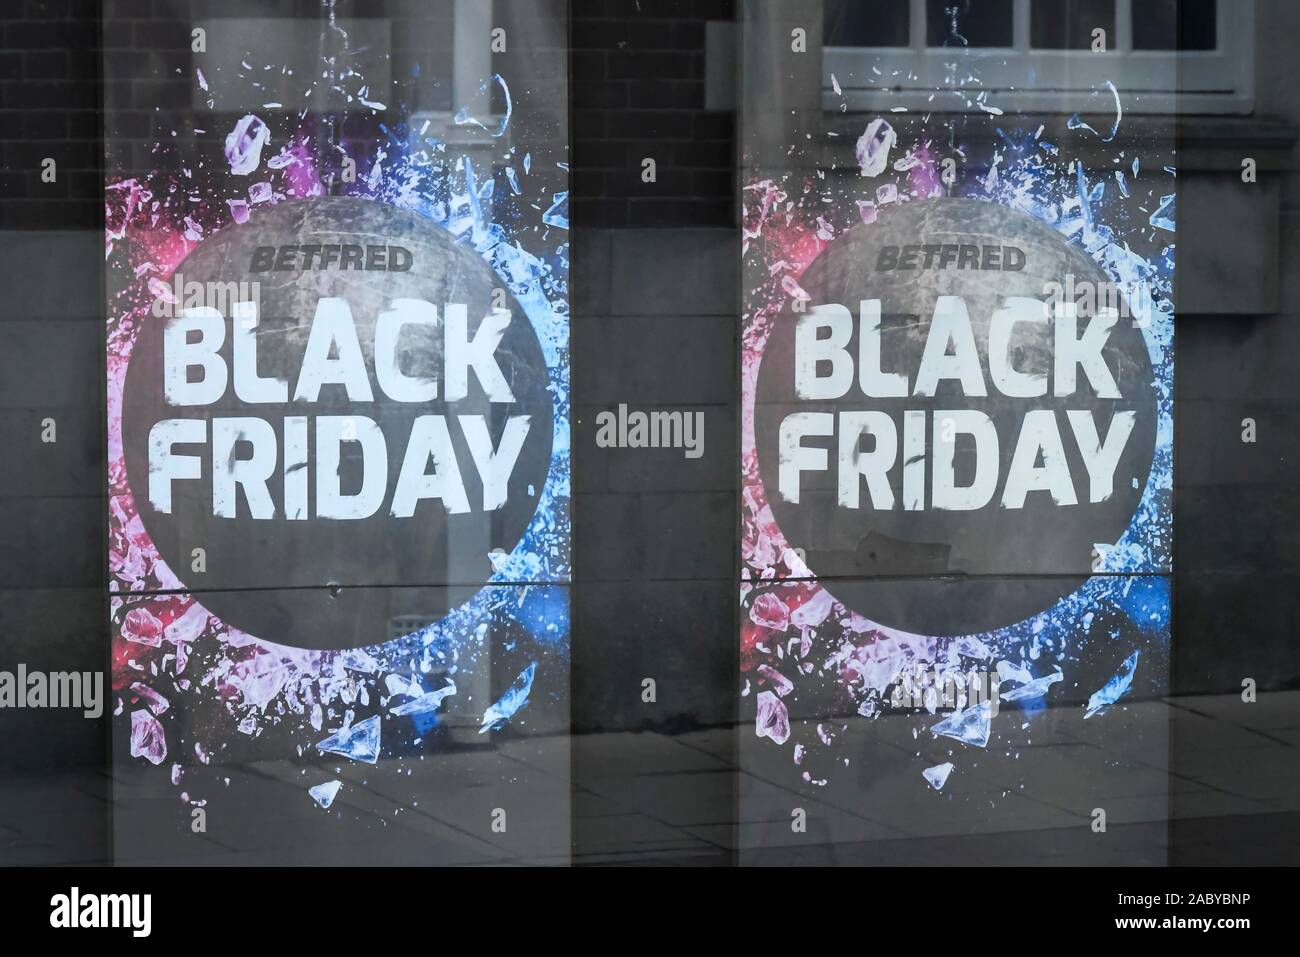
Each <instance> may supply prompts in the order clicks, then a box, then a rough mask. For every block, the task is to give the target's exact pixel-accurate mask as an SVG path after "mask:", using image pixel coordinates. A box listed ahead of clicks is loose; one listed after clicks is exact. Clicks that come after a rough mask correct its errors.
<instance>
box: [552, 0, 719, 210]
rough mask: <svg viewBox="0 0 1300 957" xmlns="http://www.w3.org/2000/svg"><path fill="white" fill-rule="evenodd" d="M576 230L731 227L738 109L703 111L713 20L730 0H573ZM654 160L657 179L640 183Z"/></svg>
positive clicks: (573, 187)
mask: <svg viewBox="0 0 1300 957" xmlns="http://www.w3.org/2000/svg"><path fill="white" fill-rule="evenodd" d="M570 9H571V13H572V29H571V32H570V43H571V45H572V50H573V53H572V64H573V66H572V75H571V94H570V97H571V100H572V104H573V126H572V135H573V170H572V171H573V183H572V194H571V195H572V203H571V212H572V216H573V222H574V225H575V226H591V227H615V228H617V227H643V226H652V227H657V226H730V225H732V224H733V222H734V208H735V203H734V200H733V191H734V168H735V165H736V161H735V145H734V137H735V115H734V113H731V112H712V111H709V110H706V109H705V108H704V105H705V99H704V75H705V54H704V42H705V41H704V36H705V23H707V22H708V21H709V20H731V19H733V18H734V17H735V12H736V4H735V3H734V2H733V0H572V4H571V8H570ZM646 157H651V158H653V159H654V160H655V164H656V167H657V180H656V182H654V183H645V182H643V181H642V177H641V170H642V165H641V164H642V161H643V159H645V158H646Z"/></svg>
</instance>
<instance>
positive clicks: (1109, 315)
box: [738, 5, 1176, 863]
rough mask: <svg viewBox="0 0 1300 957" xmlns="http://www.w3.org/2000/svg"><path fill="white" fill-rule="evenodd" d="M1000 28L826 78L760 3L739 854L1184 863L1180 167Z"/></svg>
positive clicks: (752, 44) (1109, 94)
mask: <svg viewBox="0 0 1300 957" xmlns="http://www.w3.org/2000/svg"><path fill="white" fill-rule="evenodd" d="M985 9H987V8H985ZM958 10H964V11H965V13H964V14H961V15H960V16H959V14H958ZM782 11H785V13H784V14H783V13H782ZM965 14H970V18H969V20H963V19H962V18H963V17H964V16H965ZM977 14H978V11H975V12H974V13H972V12H971V10H970V8H969V5H966V6H965V7H955V8H953V16H952V20H951V24H950V29H949V30H948V31H947V32H946V35H944V36H942V37H941V38H936V37H933V36H932V37H931V43H930V45H931V46H932V47H933V48H935V49H934V50H933V51H929V50H927V51H926V53H925V54H924V55H918V56H917V57H914V58H912V59H911V60H907V59H906V58H904V59H903V60H901V61H900V59H899V58H896V57H895V58H892V59H891V58H890V57H888V56H886V55H885V54H884V53H883V52H882V51H873V50H867V51H854V53H853V54H852V55H850V54H848V53H841V52H839V51H836V50H834V49H831V48H830V47H829V46H828V47H827V48H826V49H825V50H823V51H822V52H823V54H824V57H825V61H824V64H823V63H822V62H821V61H819V60H816V59H814V58H813V57H806V58H804V59H801V58H800V57H801V53H802V52H806V51H807V50H808V49H815V48H816V40H815V39H813V40H811V41H808V40H807V38H806V37H805V38H804V41H805V45H804V46H803V47H801V46H800V43H801V37H800V31H801V30H804V28H805V27H806V26H807V25H806V24H803V21H802V20H801V19H800V18H799V16H798V14H797V12H791V8H788V7H786V6H780V5H778V6H777V7H774V8H772V9H764V8H762V7H761V6H760V5H751V6H749V7H747V8H746V21H745V29H746V31H747V40H746V48H747V49H748V50H753V51H757V52H755V53H754V55H753V57H752V58H751V66H750V68H749V69H748V70H747V71H746V73H745V81H746V87H745V89H744V97H745V100H746V102H745V109H746V117H747V121H748V122H747V126H746V130H745V150H746V156H745V175H744V180H743V183H742V196H741V204H742V244H743V253H742V255H743V263H744V306H743V313H744V314H743V316H742V335H741V377H742V425H741V451H742V461H741V503H740V507H741V516H740V517H741V526H742V531H741V542H740V574H741V582H740V593H739V596H738V597H739V601H740V612H741V614H740V622H741V624H740V636H739V638H740V672H739V694H740V702H741V705H740V707H741V745H740V747H741V764H742V767H743V768H744V769H745V770H746V771H748V772H749V774H750V776H751V777H750V778H749V779H748V781H749V783H748V785H742V787H745V788H746V789H745V790H743V791H742V794H741V797H740V803H741V824H740V828H741V838H740V841H741V857H742V861H746V862H750V863H765V862H769V861H778V860H789V858H786V857H782V856H780V853H783V852H788V850H789V849H790V848H798V847H800V846H801V845H810V844H811V845H817V846H820V847H822V848H823V849H824V850H825V851H826V853H828V854H830V855H831V856H830V858H828V859H827V858H820V857H819V858H816V860H817V861H819V862H828V863H829V862H843V863H872V862H883V863H922V861H920V860H916V859H911V860H901V859H898V858H897V855H898V854H900V853H901V852H899V851H896V850H894V848H896V847H898V846H900V845H901V842H895V843H894V844H891V843H890V841H891V840H893V839H897V838H905V837H907V838H928V839H930V842H929V843H924V842H923V843H922V844H921V845H919V846H921V847H922V848H926V847H928V848H930V849H931V850H932V851H933V852H934V854H935V857H934V860H935V861H943V862H945V863H952V862H961V863H981V862H983V863H993V862H997V863H1013V862H1022V863H1024V862H1031V861H1033V862H1038V863H1042V862H1044V861H1048V860H1054V861H1065V860H1067V859H1068V860H1070V861H1072V862H1074V863H1086V862H1089V861H1101V860H1105V861H1107V862H1113V863H1121V862H1123V863H1162V862H1163V854H1164V827H1165V824H1164V819H1165V817H1166V816H1167V813H1168V812H1167V805H1168V793H1167V785H1166V783H1165V781H1164V778H1163V771H1162V769H1163V768H1164V767H1166V764H1165V763H1164V762H1165V760H1166V757H1165V755H1166V751H1167V747H1168V741H1167V731H1166V729H1165V728H1164V726H1163V724H1161V723H1158V722H1153V721H1152V720H1150V719H1149V717H1148V714H1147V712H1148V711H1149V709H1147V710H1144V707H1143V703H1144V702H1145V701H1150V700H1151V699H1153V698H1158V697H1159V696H1160V695H1162V694H1163V693H1164V691H1165V689H1166V688H1167V684H1168V662H1169V636H1170V620H1169V616H1170V572H1171V562H1172V543H1171V526H1172V508H1173V480H1172V475H1173V453H1174V449H1173V437H1174V430H1173V414H1172V409H1173V405H1172V402H1173V361H1174V354H1173V314H1172V304H1171V281H1172V276H1173V268H1174V259H1175V252H1174V250H1175V243H1174V224H1175V196H1176V189H1175V185H1174V181H1175V169H1176V164H1175V156H1174V150H1173V142H1172V138H1171V137H1170V135H1169V133H1168V128H1167V126H1166V127H1161V126H1159V125H1158V124H1157V125H1153V124H1151V123H1149V122H1143V121H1142V120H1141V119H1140V118H1139V115H1140V114H1142V113H1143V112H1145V111H1146V110H1145V107H1146V105H1147V104H1146V103H1145V102H1144V99H1143V95H1142V92H1141V90H1140V89H1139V90H1128V89H1124V88H1122V86H1121V85H1117V83H1116V82H1115V81H1114V79H1096V80H1095V81H1091V80H1087V77H1088V76H1091V75H1092V71H1091V68H1084V67H1082V66H1081V67H1079V68H1078V72H1079V73H1081V74H1084V75H1085V76H1084V78H1083V79H1084V80H1085V82H1083V83H1078V84H1076V85H1077V86H1079V87H1080V90H1079V91H1078V92H1077V93H1076V94H1074V97H1075V98H1074V100H1073V101H1072V102H1075V103H1078V104H1079V105H1078V106H1077V107H1076V108H1075V109H1073V110H1067V111H1061V110H1059V109H1058V110H1056V111H1052V110H1050V109H1046V108H1044V106H1043V104H1044V103H1045V102H1048V101H1046V100H1044V99H1043V98H1042V95H1041V94H1040V88H1043V89H1045V88H1047V87H1049V86H1050V85H1052V84H1054V83H1057V82H1058V81H1059V80H1060V78H1059V77H1056V78H1054V79H1052V80H1050V81H1049V80H1048V79H1047V77H1046V76H1044V77H1042V78H1041V80H1039V79H1036V78H1035V76H1034V70H1033V68H1032V65H1030V66H1026V63H1028V62H1029V60H1028V57H1029V55H1028V54H1026V55H1021V54H1018V53H1008V52H1007V51H1006V50H996V49H995V50H981V49H976V48H975V47H974V45H971V44H968V42H967V40H966V38H965V35H964V34H965V33H971V34H972V35H974V32H973V31H974V28H973V27H971V26H970V20H973V19H974V18H975V17H976V15H977ZM829 23H830V21H829V19H828V20H827V24H828V27H827V28H828V29H829ZM801 24H802V25H801ZM929 26H930V29H931V30H933V29H934V24H930V25H929ZM806 32H807V31H805V33H806ZM994 46H997V44H994ZM931 53H933V55H931ZM1080 56H1083V54H1080ZM1057 62H1058V64H1061V66H1060V70H1061V71H1063V72H1064V73H1066V74H1068V73H1069V72H1070V71H1071V70H1072V69H1074V67H1072V66H1071V64H1082V63H1085V61H1084V60H1082V59H1078V58H1075V59H1071V58H1070V57H1069V56H1065V55H1063V56H1058V57H1057ZM1104 62H1107V61H1104V60H1097V61H1095V64H1100V63H1104ZM755 63H756V65H754V64H755ZM931 66H934V67H935V68H936V69H934V70H930V69H929V68H930V67H931ZM837 69H838V70H840V71H842V72H840V73H838V74H837V73H836V72H834V71H835V70H837ZM1113 69H1114V70H1116V71H1121V70H1122V66H1121V65H1120V64H1118V63H1116V64H1115V65H1114V66H1113ZM849 70H852V71H853V72H852V73H850V72H848V71H849ZM809 71H814V72H816V73H817V76H816V77H815V78H814V81H813V82H814V85H815V86H816V88H817V91H818V94H819V95H824V99H823V100H822V102H820V103H818V104H817V105H816V107H815V108H814V109H811V110H807V109H806V110H804V111H803V112H800V110H798V109H785V110H784V111H781V109H780V108H781V107H784V106H789V103H778V102H772V101H771V100H770V97H771V96H772V94H771V92H770V91H771V90H772V89H773V83H774V81H773V80H772V78H773V77H776V78H778V79H779V81H780V83H779V84H778V85H780V86H783V87H784V88H785V89H791V88H795V87H797V86H798V84H799V83H801V82H803V83H805V85H806V81H807V75H808V72H809ZM1118 75H1119V73H1118V72H1117V73H1116V74H1113V75H1112V76H1118ZM1097 76H1098V77H1106V76H1108V75H1107V74H1106V73H1105V72H1104V71H1103V72H1100V73H1097ZM1009 78H1010V82H1009ZM1171 88H1172V87H1171ZM899 91H906V92H899ZM1035 94H1040V95H1039V97H1038V99H1035V98H1034V95H1035ZM1052 102H1055V101H1052ZM1062 102H1063V101H1062ZM798 105H800V106H803V107H807V104H798ZM809 115H811V116H812V117H813V118H812V119H808V116H809ZM801 123H803V124H805V125H803V126H801V125H800V124H801ZM1047 745H1056V747H1046V746H1047ZM755 782H761V783H755ZM1125 828H1128V829H1129V830H1128V831H1127V832H1126V836H1125V838H1124V839H1123V841H1124V843H1123V845H1122V846H1120V845H1119V844H1118V840H1119V839H1114V840H1112V841H1111V842H1109V843H1107V842H1106V841H1105V840H1104V835H1105V834H1107V833H1110V834H1115V833H1117V832H1122V831H1123V830H1124V829H1125ZM1094 836H1096V837H1098V838H1099V839H1098V840H1096V841H1092V842H1090V841H1089V838H1092V837H1094ZM997 838H1001V841H999V840H996V839H997ZM909 853H912V854H914V853H915V852H909ZM921 853H922V854H924V851H922V852H921ZM799 859H800V860H812V859H811V858H799Z"/></svg>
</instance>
